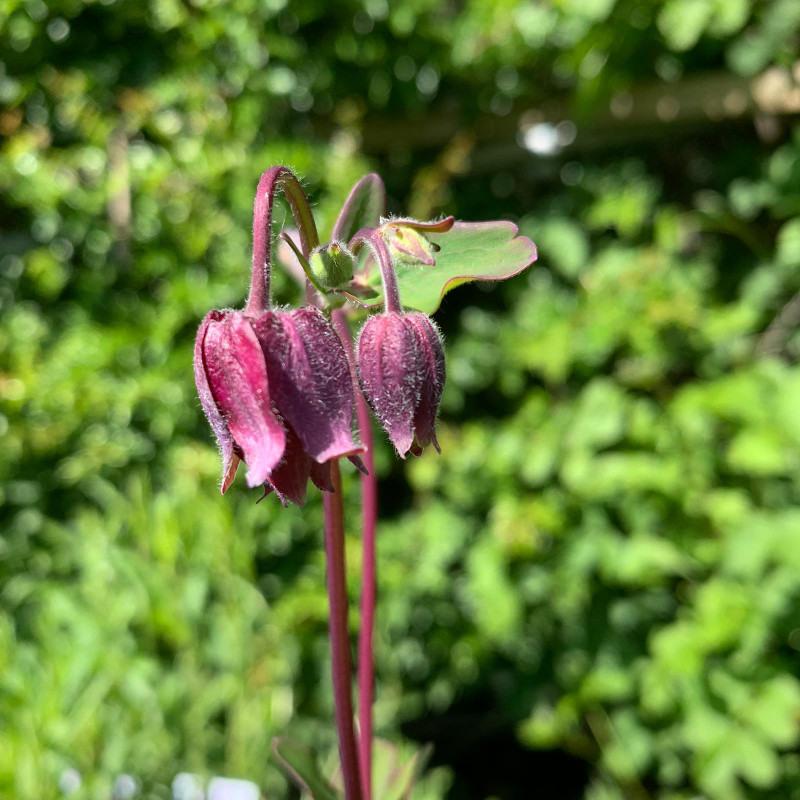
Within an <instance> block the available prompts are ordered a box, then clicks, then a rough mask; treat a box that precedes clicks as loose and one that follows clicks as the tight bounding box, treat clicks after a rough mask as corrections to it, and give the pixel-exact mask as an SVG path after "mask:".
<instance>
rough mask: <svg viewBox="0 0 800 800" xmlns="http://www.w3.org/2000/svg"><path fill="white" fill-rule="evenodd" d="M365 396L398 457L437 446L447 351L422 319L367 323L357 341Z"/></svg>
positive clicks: (384, 317) (392, 317)
mask: <svg viewBox="0 0 800 800" xmlns="http://www.w3.org/2000/svg"><path fill="white" fill-rule="evenodd" d="M356 360H357V362H358V373H359V380H360V382H361V388H362V390H363V392H364V396H365V397H366V398H367V402H368V403H369V404H370V406H371V408H372V410H373V412H374V413H375V416H376V417H377V418H378V420H379V422H380V423H381V425H382V426H383V428H384V430H385V431H386V433H387V434H388V435H389V438H390V439H391V440H392V443H393V444H394V446H395V447H396V448H397V452H398V453H399V454H400V456H402V457H405V456H406V454H407V453H408V452H409V451H411V453H413V454H414V455H419V454H420V453H421V452H422V448H423V447H425V446H426V445H428V444H430V443H431V442H433V444H434V446H435V447H436V449H437V450H438V449H439V446H438V444H437V442H436V434H435V430H434V426H435V422H436V412H437V410H438V408H439V401H440V400H441V398H442V391H443V390H444V381H445V366H444V349H443V347H442V342H441V337H440V335H439V332H438V331H437V329H436V327H435V326H434V324H433V322H432V321H431V320H430V319H429V318H428V317H427V316H425V315H424V314H420V313H418V312H412V313H410V314H403V313H400V312H397V311H389V312H384V313H382V314H376V315H375V316H373V317H370V319H368V320H367V322H366V324H365V325H364V327H363V328H362V330H361V334H360V336H359V339H358V352H357V357H356Z"/></svg>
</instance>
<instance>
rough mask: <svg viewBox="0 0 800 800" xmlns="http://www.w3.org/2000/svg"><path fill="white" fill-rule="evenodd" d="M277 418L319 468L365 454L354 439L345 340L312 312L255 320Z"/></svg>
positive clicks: (265, 315)
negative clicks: (335, 459) (345, 457)
mask: <svg viewBox="0 0 800 800" xmlns="http://www.w3.org/2000/svg"><path fill="white" fill-rule="evenodd" d="M253 328H254V330H255V332H256V335H257V336H258V340H259V342H260V343H261V347H262V351H263V354H264V360H265V362H266V365H267V374H268V375H269V385H270V392H271V394H272V398H273V400H274V402H275V407H276V408H277V410H278V413H279V414H280V415H281V416H282V417H283V418H284V419H285V420H286V421H287V422H288V423H289V424H290V425H291V426H292V427H293V428H294V430H295V431H296V433H297V436H298V437H299V439H300V441H301V442H302V445H303V447H304V448H305V450H306V452H307V453H308V454H309V455H310V456H311V458H312V459H313V460H314V461H315V462H317V463H318V464H324V463H325V462H326V461H330V460H331V459H333V458H339V457H340V456H350V455H354V454H357V453H361V452H363V448H362V447H361V446H360V445H358V444H357V443H356V442H355V440H354V438H353V431H352V425H353V414H354V411H355V404H354V399H353V391H352V383H351V376H350V367H349V365H348V362H347V355H346V353H345V350H344V347H343V345H342V342H341V340H340V339H339V337H338V335H337V334H336V331H334V330H333V328H332V327H331V325H330V323H329V322H328V320H327V319H325V317H324V316H323V314H322V312H321V311H320V310H319V309H317V308H314V307H313V306H306V307H305V308H298V309H295V310H293V311H266V312H264V313H263V314H261V315H260V316H259V317H258V318H257V319H255V320H253Z"/></svg>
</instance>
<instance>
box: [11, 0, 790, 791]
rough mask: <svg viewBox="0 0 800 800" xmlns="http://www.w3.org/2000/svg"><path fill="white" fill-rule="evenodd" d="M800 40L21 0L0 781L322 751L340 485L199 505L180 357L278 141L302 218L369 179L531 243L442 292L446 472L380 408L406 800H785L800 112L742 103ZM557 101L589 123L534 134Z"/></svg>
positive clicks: (593, 22) (396, 208)
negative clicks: (424, 776)
mask: <svg viewBox="0 0 800 800" xmlns="http://www.w3.org/2000/svg"><path fill="white" fill-rule="evenodd" d="M799 28H800V6H798V4H797V3H796V2H792V0H765V1H764V2H758V3H753V4H751V3H746V2H742V1H741V0H735V1H733V2H732V1H731V0H724V1H723V0H667V2H663V3H651V2H649V1H646V0H602V1H600V2H598V1H597V0H595V1H594V2H589V0H563V1H562V2H558V3H552V4H550V3H532V2H531V3H528V2H521V3H515V2H502V1H500V0H497V1H494V0H493V1H491V2H490V1H489V0H467V2H464V3H460V4H452V3H441V2H439V0H402V1H401V2H396V3H395V2H393V3H387V2H385V0H365V2H363V3H359V2H350V0H345V2H342V3H336V4H329V3H327V2H322V0H305V2H303V3H297V4H291V5H289V4H287V2H286V0H268V1H267V2H259V3H255V2H251V0H229V2H224V3H223V2H214V0H207V1H206V2H201V1H200V0H184V2H179V1H178V0H139V1H137V2H133V0H117V1H116V2H115V1H114V0H104V2H85V3H83V2H79V1H78V0H52V2H48V3H47V4H45V3H44V2H42V0H26V2H20V1H19V0H5V2H3V3H2V4H1V10H0V52H2V63H0V103H2V108H1V109H0V137H2V139H1V141H0V197H1V198H2V199H0V306H1V308H2V310H1V311H0V451H1V457H0V501H1V502H2V508H0V517H1V518H2V521H1V522H0V796H2V797H8V798H15V800H49V799H50V798H57V797H61V796H62V793H61V790H60V789H59V781H60V780H61V779H62V778H63V775H64V773H65V770H70V769H74V770H77V771H78V773H80V775H81V777H82V785H81V787H80V788H79V789H78V790H77V791H76V792H75V793H74V794H73V795H71V796H72V797H75V798H108V797H110V796H111V792H112V786H113V784H114V781H115V779H116V776H117V775H119V774H120V773H128V774H131V775H133V776H134V777H135V778H136V780H137V781H138V782H139V789H140V796H141V797H143V798H167V797H169V795H170V789H169V786H170V782H171V781H172V779H173V776H174V775H175V774H176V773H177V772H178V771H181V770H183V771H194V772H197V773H200V774H202V775H205V776H207V775H211V774H223V775H230V776H237V777H245V778H250V779H253V780H255V781H257V782H258V783H259V785H260V786H261V787H262V789H263V792H264V796H265V797H268V798H279V797H290V796H293V795H291V794H290V792H291V791H292V790H290V789H289V788H288V786H287V783H286V781H285V779H284V778H283V777H282V775H281V773H280V771H279V769H278V767H277V764H276V762H275V760H274V759H273V758H272V757H271V755H270V746H269V743H270V740H271V738H272V737H273V736H275V735H278V734H280V735H284V734H285V735H290V736H292V737H294V738H296V739H299V740H301V741H303V742H305V743H307V744H308V745H312V746H314V747H316V748H318V749H319V750H320V751H322V752H328V753H330V752H332V751H333V749H334V734H333V726H332V709H331V692H330V684H329V677H328V649H327V639H326V599H325V593H324V562H323V554H322V548H321V539H320V537H321V534H320V527H321V512H320V507H319V502H318V500H317V499H316V497H313V496H312V499H311V502H310V503H309V505H308V507H307V508H305V509H302V510H300V509H296V508H292V509H288V510H283V509H281V508H279V507H278V505H277V504H276V503H275V502H274V500H267V501H265V502H264V503H262V504H260V505H258V506H256V505H255V500H256V499H257V493H254V492H250V491H247V490H246V488H245V487H244V486H243V485H241V484H240V483H237V484H236V485H235V487H234V488H233V489H232V490H231V491H230V492H229V494H228V495H227V496H226V497H225V498H222V497H220V496H219V493H218V491H217V481H218V479H219V460H218V456H217V453H216V451H215V448H214V445H213V442H212V440H211V435H210V431H209V429H208V426H207V424H206V422H205V420H204V419H203V417H202V414H201V411H200V408H199V404H198V402H197V400H196V395H195V389H194V386H193V380H192V374H191V368H190V363H191V348H192V343H193V338H194V334H195V331H196V327H197V325H198V323H199V320H200V319H201V318H202V317H203V315H204V314H205V313H206V312H207V311H208V309H210V308H221V307H225V306H234V305H238V304H241V302H242V301H243V298H244V295H245V293H246V282H247V269H248V260H249V252H248V251H249V244H250V232H249V227H250V224H251V212H252V195H253V191H254V188H255V185H256V182H257V179H258V176H259V174H260V172H261V170H263V169H265V168H266V167H268V166H270V165H271V164H274V163H286V164H289V165H291V166H292V167H293V168H294V169H295V170H296V171H297V172H298V173H299V174H300V175H302V176H303V179H304V181H305V184H306V186H307V188H308V190H309V192H310V193H311V196H312V198H313V202H314V208H315V212H316V213H317V215H318V218H319V220H320V224H321V227H323V229H325V228H326V226H327V229H329V227H330V225H331V224H332V222H333V220H334V218H335V213H336V209H337V204H339V203H341V202H342V201H343V199H344V198H345V196H346V193H347V191H348V190H349V187H350V186H351V185H352V183H353V182H354V181H355V180H356V179H358V178H359V177H360V176H361V175H362V174H364V173H365V172H368V171H370V170H372V169H377V170H379V171H380V172H381V173H382V174H383V175H384V176H385V179H386V182H387V187H388V190H389V200H390V211H391V212H393V213H411V214H413V215H415V216H417V217H418V218H431V217H435V216H437V215H440V214H443V213H453V214H455V215H456V216H457V217H458V218H460V219H466V220H481V219H503V218H507V219H510V220H512V221H514V222H516V223H518V224H519V225H520V230H521V232H522V233H523V234H525V235H529V236H531V237H532V238H534V240H535V241H536V242H537V244H538V245H539V250H540V258H539V262H538V264H537V266H536V267H535V268H534V269H532V270H531V271H529V272H527V273H525V274H523V275H521V276H518V277H516V278H513V279H511V280H510V281H508V282H507V283H505V284H487V285H485V286H483V285H476V284H471V285H469V286H465V287H460V288H459V289H458V290H456V291H454V292H452V293H451V294H449V295H448V296H447V297H446V298H445V300H444V303H443V306H442V308H441V310H440V312H439V313H438V315H437V319H438V321H439V323H440V325H441V326H442V328H443V330H444V333H445V335H446V338H447V345H448V384H447V389H446V392H445V396H444V401H443V409H442V415H441V422H440V434H439V439H440V442H441V444H442V449H443V454H442V456H441V457H437V456H436V454H435V453H432V452H431V453H426V454H425V456H424V457H423V458H421V459H419V460H412V461H409V462H405V463H400V462H398V461H397V460H396V459H395V458H394V456H393V455H392V453H391V452H390V449H389V447H388V444H387V443H386V441H385V440H384V438H383V437H382V436H378V441H379V450H378V452H377V457H378V472H379V477H380V488H381V491H382V495H383V498H384V503H383V506H382V518H381V530H380V541H379V557H380V571H381V576H380V580H381V596H380V609H379V618H378V619H379V622H378V626H379V627H378V635H377V648H378V650H377V661H378V673H379V680H378V687H377V698H378V702H377V707H376V725H377V729H378V731H379V733H380V734H381V735H383V736H385V737H387V738H389V739H393V740H395V741H400V740H401V739H403V740H406V742H409V741H417V742H420V743H424V742H428V741H430V742H432V743H433V744H434V748H435V749H434V755H433V761H432V764H433V766H434V769H435V770H438V771H435V772H433V773H432V776H433V777H435V778H436V781H435V782H434V783H430V784H429V785H428V789H427V790H426V791H427V794H426V795H425V796H426V797H429V798H436V797H445V796H446V797H448V798H450V800H465V799H467V798H469V799H472V798H479V799H480V800H483V799H484V798H501V799H502V800H516V798H529V797H531V796H537V797H558V798H586V799H587V800H623V799H626V798H634V800H645V799H646V798H658V800H689V799H690V798H692V799H694V798H708V800H741V799H743V798H756V799H757V800H758V799H764V798H798V797H800V789H798V787H800V753H799V752H798V739H799V734H800V728H799V727H798V719H800V717H799V715H800V683H799V682H798V678H797V674H798V670H800V511H798V508H797V501H798V498H799V497H800V455H799V453H800V421H799V420H800V369H798V366H797V357H798V353H800V339H799V338H798V337H797V335H796V333H795V329H796V327H797V324H798V321H800V313H799V312H798V311H797V308H796V306H797V302H795V304H794V306H793V305H792V303H791V299H792V298H793V296H794V295H795V293H796V292H797V291H798V290H799V289H800V191H799V190H798V187H799V186H800V128H799V127H797V125H796V121H795V120H794V119H793V118H792V117H791V116H785V115H781V114H780V113H778V114H774V113H771V112H770V110H769V109H768V110H764V109H763V108H762V109H761V110H758V109H756V108H755V107H754V106H753V104H752V102H751V100H750V99H749V98H751V97H752V95H751V94H750V91H751V89H750V88H749V87H751V86H752V85H753V84H750V83H749V81H750V79H752V78H755V77H757V76H758V75H760V74H762V73H763V72H764V71H765V70H769V69H773V70H774V69H777V70H779V71H778V72H772V73H770V74H771V75H772V76H773V77H776V76H777V77H778V78H779V77H780V76H781V75H784V74H785V73H782V72H780V70H782V69H788V68H790V67H791V66H792V64H793V62H794V60H795V59H796V58H797V41H798V29H799ZM786 91H787V90H784V91H783V93H781V92H780V91H779V92H778V100H781V98H783V99H785V98H786ZM795 91H796V90H795ZM650 101H652V102H650ZM648 102H650V105H648ZM676 102H677V104H678V105H677V107H676ZM779 106H780V104H779ZM615 109H616V111H615ZM648 109H650V110H649V111H648ZM776 110H777V111H778V112H780V111H781V110H782V108H781V107H779V108H777V109H775V108H772V111H776ZM554 115H555V116H554ZM559 116H561V117H562V119H559ZM542 119H545V120H550V121H551V122H553V123H559V122H562V123H563V122H565V120H570V121H572V123H574V125H575V128H572V127H571V126H570V124H569V123H566V124H562V125H560V126H559V127H555V128H552V129H547V128H545V129H539V130H540V132H544V133H545V134H548V135H550V136H551V138H552V136H553V135H555V136H556V138H557V140H558V141H557V142H556V146H555V148H554V149H555V152H552V153H551V154H549V155H542V154H539V155H537V154H534V153H530V152H527V151H526V150H524V149H523V148H522V147H521V146H520V141H521V140H520V138H519V135H518V134H519V130H520V129H519V125H520V121H522V122H523V123H525V124H530V123H532V122H536V121H537V120H542ZM575 133H577V138H574V135H575ZM559 137H560V138H559ZM573 138H574V141H572V140H573ZM559 143H560V144H559ZM278 216H279V217H281V218H282V219H283V218H285V210H284V211H283V212H281V213H279V214H278ZM275 291H276V296H277V298H278V300H279V301H281V302H293V301H296V300H297V299H298V293H297V291H296V290H295V288H294V286H293V284H292V283H291V281H290V279H288V278H286V277H283V276H280V277H277V276H276V280H275ZM345 483H346V488H345V491H346V494H347V497H346V500H347V508H348V512H349V521H350V522H349V538H348V556H349V570H350V579H351V587H352V590H353V593H354V594H355V592H356V591H357V585H358V584H357V575H358V567H359V544H358V536H357V531H358V527H357V523H358V513H357V497H358V484H357V480H356V478H355V475H354V473H353V471H352V470H351V469H350V468H349V467H347V470H346V474H345ZM356 623H357V619H355V615H354V618H353V625H354V629H355V625H356ZM437 776H438V777H437ZM420 796H421V795H420Z"/></svg>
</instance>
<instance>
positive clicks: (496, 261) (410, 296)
mask: <svg viewBox="0 0 800 800" xmlns="http://www.w3.org/2000/svg"><path fill="white" fill-rule="evenodd" d="M427 238H428V239H429V240H430V241H431V242H433V243H434V244H435V245H438V246H439V247H440V248H441V249H440V250H439V252H437V253H436V263H435V264H434V266H432V267H427V266H412V265H408V264H396V265H395V269H396V271H397V283H398V286H399V287H400V299H401V300H402V302H403V305H404V306H405V307H407V308H414V309H416V310H418V311H422V312H423V313H425V314H432V313H433V312H434V311H436V309H437V308H438V307H439V304H440V303H441V301H442V298H443V297H444V295H445V293H446V292H448V291H450V289H452V288H454V287H456V286H460V285H461V284H462V283H468V282H469V281H476V280H477V281H502V280H505V279H506V278H510V277H512V276H514V275H517V274H518V273H520V272H522V270H524V269H525V268H526V267H528V266H530V265H531V264H532V263H533V262H534V261H536V245H534V243H533V242H532V241H531V240H530V239H528V238H527V237H526V236H518V235H517V226H516V225H514V224H513V223H511V222H502V221H496V222H456V224H455V225H453V227H452V228H451V229H450V230H449V231H447V232H446V233H431V234H427ZM362 269H363V271H362V272H361V273H360V274H359V275H357V277H356V280H355V281H354V285H353V286H352V287H350V288H348V290H347V291H346V292H345V294H346V295H347V296H348V297H349V298H350V299H351V300H353V301H354V302H356V303H359V304H360V305H363V306H364V307H365V308H374V307H375V306H378V305H380V304H381V303H382V302H383V290H382V287H381V276H380V270H379V269H378V266H377V264H376V263H375V260H374V259H373V258H372V257H367V258H366V259H365V260H364V262H363V268H362Z"/></svg>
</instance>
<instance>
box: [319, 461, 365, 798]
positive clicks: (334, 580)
mask: <svg viewBox="0 0 800 800" xmlns="http://www.w3.org/2000/svg"><path fill="white" fill-rule="evenodd" d="M331 482H332V484H333V491H332V492H323V494H322V503H323V507H324V509H325V556H326V559H327V577H328V597H329V598H330V638H331V665H332V674H333V705H334V711H335V715H336V729H337V732H338V734H339V757H340V759H341V762H342V776H343V778H344V793H345V797H346V798H347V800H361V798H362V794H361V780H360V777H359V771H358V756H357V754H356V737H355V731H354V730H353V701H352V698H351V696H350V691H351V686H350V681H351V675H352V671H351V664H350V640H349V636H348V630H347V585H346V583H345V563H344V508H343V505H342V476H341V473H340V472H339V462H338V461H335V460H334V461H333V462H331Z"/></svg>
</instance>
